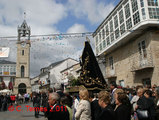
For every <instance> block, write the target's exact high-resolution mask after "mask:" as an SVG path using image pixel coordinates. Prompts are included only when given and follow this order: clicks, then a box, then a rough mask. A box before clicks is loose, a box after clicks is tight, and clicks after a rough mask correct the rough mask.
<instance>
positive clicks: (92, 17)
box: [68, 0, 114, 24]
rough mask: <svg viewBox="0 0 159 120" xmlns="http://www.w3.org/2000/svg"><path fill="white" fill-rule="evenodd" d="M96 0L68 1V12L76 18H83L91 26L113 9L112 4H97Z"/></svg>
mask: <svg viewBox="0 0 159 120" xmlns="http://www.w3.org/2000/svg"><path fill="white" fill-rule="evenodd" d="M97 1H98V0H80V1H79V0H69V2H68V6H69V9H70V12H71V13H72V14H73V15H75V16H76V17H77V18H84V19H85V17H86V18H87V19H88V21H90V22H91V23H92V24H96V23H99V22H101V21H102V20H103V19H104V18H106V16H107V15H108V14H109V13H110V11H111V10H112V9H113V8H114V5H113V4H112V3H109V4H106V3H104V2H97Z"/></svg>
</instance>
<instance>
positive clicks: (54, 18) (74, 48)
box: [0, 0, 119, 76]
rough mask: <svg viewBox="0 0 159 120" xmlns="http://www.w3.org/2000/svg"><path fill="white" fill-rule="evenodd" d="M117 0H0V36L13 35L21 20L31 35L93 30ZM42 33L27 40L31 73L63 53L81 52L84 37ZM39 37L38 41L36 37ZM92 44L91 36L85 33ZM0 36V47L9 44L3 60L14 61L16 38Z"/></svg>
mask: <svg viewBox="0 0 159 120" xmlns="http://www.w3.org/2000/svg"><path fill="white" fill-rule="evenodd" d="M118 2H119V0H0V37H2V36H17V27H18V25H21V24H22V22H23V20H24V12H26V18H25V19H26V21H27V23H28V25H29V26H30V27H31V35H47V34H57V33H84V32H94V31H95V30H96V28H97V27H98V26H99V25H100V23H101V22H102V21H103V20H104V19H105V18H106V16H107V15H108V14H109V13H110V12H111V11H112V9H113V8H114V7H115V6H116V5H117V3H118ZM47 38H48V37H46V38H45V39H44V40H43V38H42V37H41V38H36V41H35V42H34V41H33V40H31V44H32V45H31V76H35V75H37V74H38V73H39V71H40V68H42V67H46V66H48V65H49V64H51V63H53V62H57V61H59V60H62V59H66V58H67V57H71V58H74V59H76V60H78V59H79V57H80V56H81V54H82V50H83V47H84V41H85V38H84V37H83V38H82V37H81V38H80V37H70V38H67V39H66V38H65V39H63V40H59V41H54V40H49V39H47ZM38 39H41V40H40V41H37V40H38ZM89 39H90V40H91V45H92V47H93V44H94V40H93V38H92V37H91V36H89ZM10 40H12V38H11V39H2V38H0V47H3V46H5V47H9V48H10V54H9V57H8V58H6V60H10V61H16V41H10Z"/></svg>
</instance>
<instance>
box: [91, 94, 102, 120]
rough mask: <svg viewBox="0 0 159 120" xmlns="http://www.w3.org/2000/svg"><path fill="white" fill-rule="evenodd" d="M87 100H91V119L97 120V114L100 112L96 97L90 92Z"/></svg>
mask: <svg viewBox="0 0 159 120" xmlns="http://www.w3.org/2000/svg"><path fill="white" fill-rule="evenodd" d="M89 100H90V102H91V117H92V120H98V117H99V114H100V113H101V107H100V106H99V104H98V100H97V99H96V98H94V95H93V93H91V94H90V98H89Z"/></svg>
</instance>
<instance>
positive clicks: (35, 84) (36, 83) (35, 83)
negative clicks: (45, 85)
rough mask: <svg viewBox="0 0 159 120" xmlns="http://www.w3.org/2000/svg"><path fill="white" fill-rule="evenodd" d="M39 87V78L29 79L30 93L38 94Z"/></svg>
mask: <svg viewBox="0 0 159 120" xmlns="http://www.w3.org/2000/svg"><path fill="white" fill-rule="evenodd" d="M39 87H40V83H39V76H36V77H34V78H32V79H31V90H32V92H38V93H39V91H40V90H39Z"/></svg>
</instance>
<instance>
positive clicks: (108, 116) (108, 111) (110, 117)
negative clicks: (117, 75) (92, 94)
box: [98, 91, 115, 120]
mask: <svg viewBox="0 0 159 120" xmlns="http://www.w3.org/2000/svg"><path fill="white" fill-rule="evenodd" d="M98 98H99V100H98V104H99V106H100V107H101V108H102V111H101V113H100V114H99V117H98V120H115V113H114V111H113V108H112V107H111V105H110V95H109V93H108V92H107V91H101V92H99V95H98Z"/></svg>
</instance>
